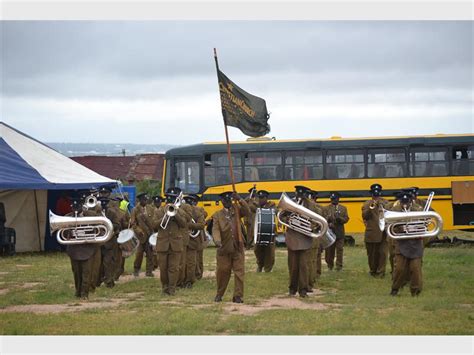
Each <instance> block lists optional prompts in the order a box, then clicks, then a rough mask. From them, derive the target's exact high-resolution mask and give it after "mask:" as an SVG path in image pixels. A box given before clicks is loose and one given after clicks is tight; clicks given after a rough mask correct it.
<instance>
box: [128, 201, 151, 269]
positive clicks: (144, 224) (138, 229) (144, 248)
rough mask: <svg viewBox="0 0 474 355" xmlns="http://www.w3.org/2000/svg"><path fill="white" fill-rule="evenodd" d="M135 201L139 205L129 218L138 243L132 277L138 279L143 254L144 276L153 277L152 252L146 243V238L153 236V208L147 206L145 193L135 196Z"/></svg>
mask: <svg viewBox="0 0 474 355" xmlns="http://www.w3.org/2000/svg"><path fill="white" fill-rule="evenodd" d="M137 199H138V201H139V203H138V205H136V206H135V207H134V208H133V210H132V213H131V216H130V224H131V227H132V229H133V231H134V232H135V235H136V236H137V238H138V240H139V241H140V244H139V245H138V248H137V252H136V255H135V261H134V263H133V276H135V277H138V275H139V273H140V268H141V267H142V261H143V254H145V258H146V259H145V260H146V261H145V269H146V273H145V275H146V276H149V277H153V250H152V248H151V246H150V243H148V238H150V235H151V234H153V207H152V206H151V205H149V204H148V196H147V194H146V193H141V194H139V195H137Z"/></svg>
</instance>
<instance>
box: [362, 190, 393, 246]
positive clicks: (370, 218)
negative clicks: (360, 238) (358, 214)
mask: <svg viewBox="0 0 474 355" xmlns="http://www.w3.org/2000/svg"><path fill="white" fill-rule="evenodd" d="M373 202H374V200H369V201H365V202H364V204H363V205H362V219H363V220H364V224H365V234H364V240H365V242H366V243H380V242H382V240H383V236H384V233H383V231H381V230H380V227H379V208H380V207H379V206H382V207H383V208H384V209H387V208H388V207H387V205H388V203H389V202H388V201H387V200H385V199H383V198H379V199H378V200H376V205H375V208H374V209H370V206H371V204H372V203H373Z"/></svg>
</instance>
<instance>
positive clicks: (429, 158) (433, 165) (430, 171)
mask: <svg viewBox="0 0 474 355" xmlns="http://www.w3.org/2000/svg"><path fill="white" fill-rule="evenodd" d="M447 153H448V150H447V149H446V148H442V147H425V148H412V149H411V151H410V172H411V175H412V176H446V175H448V162H447V157H448V154H447Z"/></svg>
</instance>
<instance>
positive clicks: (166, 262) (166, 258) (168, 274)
mask: <svg viewBox="0 0 474 355" xmlns="http://www.w3.org/2000/svg"><path fill="white" fill-rule="evenodd" d="M180 258H181V252H179V251H178V252H174V251H171V250H169V251H167V252H158V264H159V267H160V281H161V289H162V291H163V292H166V293H169V294H174V293H175V291H176V284H177V282H178V276H179V260H180Z"/></svg>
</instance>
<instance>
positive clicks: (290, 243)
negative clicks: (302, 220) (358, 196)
mask: <svg viewBox="0 0 474 355" xmlns="http://www.w3.org/2000/svg"><path fill="white" fill-rule="evenodd" d="M308 190H309V189H308V188H307V187H305V186H295V194H296V196H295V198H294V200H295V201H296V202H297V203H298V204H300V205H302V206H303V207H306V208H308V209H312V208H314V204H313V203H312V202H311V201H309V200H308V199H307V198H306V192H307V191H308ZM314 212H315V211H314ZM281 218H282V220H283V222H285V223H288V216H287V215H284V216H282V217H281ZM313 239H314V238H311V237H309V236H306V235H304V234H302V233H300V232H297V231H295V230H293V229H291V228H286V231H285V242H286V246H287V248H288V271H289V274H290V282H289V286H288V289H289V294H290V296H294V295H296V292H298V293H299V295H300V297H307V296H308V294H307V293H308V289H309V284H308V283H309V270H308V266H309V258H310V254H311V247H312V245H313Z"/></svg>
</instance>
